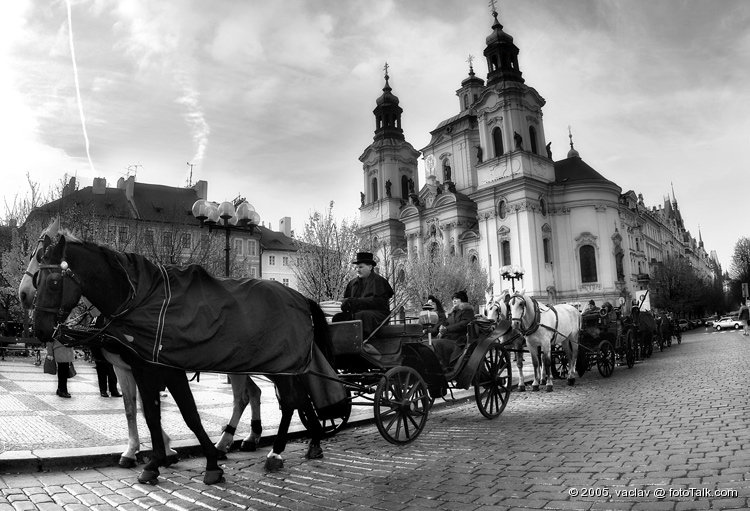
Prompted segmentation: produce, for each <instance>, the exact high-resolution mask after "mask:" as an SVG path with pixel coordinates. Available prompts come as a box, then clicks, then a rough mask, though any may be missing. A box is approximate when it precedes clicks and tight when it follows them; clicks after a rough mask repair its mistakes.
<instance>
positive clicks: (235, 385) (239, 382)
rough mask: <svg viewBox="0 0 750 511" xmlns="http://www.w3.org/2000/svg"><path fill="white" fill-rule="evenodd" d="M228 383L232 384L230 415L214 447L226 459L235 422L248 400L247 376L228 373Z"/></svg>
mask: <svg viewBox="0 0 750 511" xmlns="http://www.w3.org/2000/svg"><path fill="white" fill-rule="evenodd" d="M228 378H229V383H231V384H232V417H231V418H230V419H229V423H227V425H226V426H224V430H223V431H222V433H221V438H219V441H218V442H216V448H217V449H218V450H219V451H220V453H221V454H220V457H221V459H226V453H227V452H229V450H230V449H231V448H232V442H233V441H234V434H235V433H236V432H237V424H239V422H240V418H241V417H242V413H243V412H244V411H245V408H246V407H247V403H248V401H249V399H248V396H247V392H246V391H245V389H246V380H247V376H245V375H237V374H230V375H228Z"/></svg>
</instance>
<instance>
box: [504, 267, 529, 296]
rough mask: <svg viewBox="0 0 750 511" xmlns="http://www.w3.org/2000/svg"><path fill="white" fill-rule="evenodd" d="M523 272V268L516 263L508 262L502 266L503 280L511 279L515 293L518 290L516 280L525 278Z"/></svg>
mask: <svg viewBox="0 0 750 511" xmlns="http://www.w3.org/2000/svg"><path fill="white" fill-rule="evenodd" d="M523 274H524V271H523V268H522V267H521V266H516V265H514V264H506V265H505V266H503V267H501V268H500V276H502V277H503V280H510V286H511V289H513V292H514V293H515V292H516V280H517V279H523Z"/></svg>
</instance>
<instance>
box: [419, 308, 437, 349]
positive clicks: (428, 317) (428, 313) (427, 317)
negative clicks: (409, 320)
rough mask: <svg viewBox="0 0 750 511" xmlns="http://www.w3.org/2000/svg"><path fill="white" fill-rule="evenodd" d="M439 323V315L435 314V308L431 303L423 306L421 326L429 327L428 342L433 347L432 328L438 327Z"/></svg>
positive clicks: (420, 314) (420, 318)
mask: <svg viewBox="0 0 750 511" xmlns="http://www.w3.org/2000/svg"><path fill="white" fill-rule="evenodd" d="M437 322H438V313H437V312H435V307H434V306H433V305H432V304H431V303H426V304H424V305H423V306H422V310H421V311H419V324H420V325H424V326H426V327H427V342H428V344H429V345H430V346H432V333H431V332H430V328H431V327H432V326H434V325H436V324H437Z"/></svg>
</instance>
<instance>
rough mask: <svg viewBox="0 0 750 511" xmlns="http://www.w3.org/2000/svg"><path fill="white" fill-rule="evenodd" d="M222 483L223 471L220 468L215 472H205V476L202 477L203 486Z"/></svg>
mask: <svg viewBox="0 0 750 511" xmlns="http://www.w3.org/2000/svg"><path fill="white" fill-rule="evenodd" d="M223 482H224V471H223V470H222V469H220V468H217V469H216V470H206V475H204V476H203V483H204V484H217V483H223Z"/></svg>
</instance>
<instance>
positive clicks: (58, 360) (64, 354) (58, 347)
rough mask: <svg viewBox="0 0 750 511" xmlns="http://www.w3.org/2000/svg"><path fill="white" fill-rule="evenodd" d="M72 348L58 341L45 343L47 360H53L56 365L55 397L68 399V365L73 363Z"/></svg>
mask: <svg viewBox="0 0 750 511" xmlns="http://www.w3.org/2000/svg"><path fill="white" fill-rule="evenodd" d="M74 357H75V355H74V353H73V348H70V347H68V346H65V345H63V344H62V343H61V342H60V341H54V342H48V343H47V358H48V359H51V360H54V361H55V364H56V365H57V395H58V396H59V397H64V398H70V393H69V392H68V378H70V365H71V364H72V363H73V358H74Z"/></svg>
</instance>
